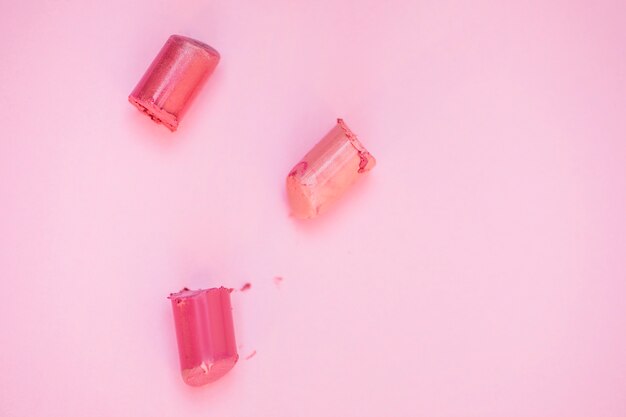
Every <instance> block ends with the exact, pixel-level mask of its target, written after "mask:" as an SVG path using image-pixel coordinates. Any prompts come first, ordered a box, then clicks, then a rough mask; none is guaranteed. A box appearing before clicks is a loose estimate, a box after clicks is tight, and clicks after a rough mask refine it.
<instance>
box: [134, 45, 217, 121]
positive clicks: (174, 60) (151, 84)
mask: <svg viewBox="0 0 626 417" xmlns="http://www.w3.org/2000/svg"><path fill="white" fill-rule="evenodd" d="M219 61H220V54H219V53H218V52H217V51H216V50H215V49H213V48H211V47H210V46H209V45H206V44H204V43H202V42H199V41H197V40H195V39H191V38H187V37H185V36H180V35H172V36H170V37H169V39H168V40H167V42H165V45H163V48H161V51H160V52H159V54H158V55H157V56H156V58H155V59H154V61H152V64H150V67H149V68H148V70H147V71H146V73H145V74H144V75H143V77H142V78H141V80H140V81H139V83H138V84H137V86H136V87H135V89H134V90H133V92H132V93H131V94H130V96H129V97H128V100H129V101H130V102H131V103H132V104H133V105H134V106H135V107H137V108H138V109H139V110H141V111H142V112H144V113H145V114H147V115H148V116H150V118H151V119H152V120H154V121H155V122H157V123H163V124H164V125H165V126H166V127H167V128H168V129H170V130H171V131H172V132H173V131H175V130H176V129H177V128H178V124H179V122H180V120H181V118H182V117H183V115H184V113H185V111H186V110H187V109H188V107H189V104H190V103H191V101H192V100H193V98H194V97H195V96H196V94H197V93H198V91H199V90H200V88H201V87H202V85H204V83H205V82H206V80H207V78H209V76H210V75H211V73H212V72H213V70H214V69H215V67H216V66H217V64H218V62H219Z"/></svg>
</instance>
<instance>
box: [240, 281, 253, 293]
mask: <svg viewBox="0 0 626 417" xmlns="http://www.w3.org/2000/svg"><path fill="white" fill-rule="evenodd" d="M250 288H252V284H250V283H249V282H246V283H245V284H243V287H241V288H240V289H239V291H248V290H249V289H250Z"/></svg>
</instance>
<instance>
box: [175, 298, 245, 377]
mask: <svg viewBox="0 0 626 417" xmlns="http://www.w3.org/2000/svg"><path fill="white" fill-rule="evenodd" d="M231 291H232V290H231V289H229V288H224V287H221V288H211V289H208V290H189V289H187V288H184V289H183V290H182V291H180V292H177V293H175V294H170V296H169V299H170V300H171V302H172V309H173V311H174V323H175V325H176V338H177V340H178V354H179V357H180V368H181V373H182V376H183V380H184V381H185V383H187V384H188V385H191V386H194V387H197V386H200V385H204V384H208V383H209V382H212V381H215V380H216V379H218V378H220V377H222V376H223V375H224V374H226V373H227V372H228V371H230V370H231V368H232V367H233V366H235V363H237V360H238V359H239V355H238V354H237V345H236V343H235V331H234V328H233V316H232V309H231V306H230V293H231Z"/></svg>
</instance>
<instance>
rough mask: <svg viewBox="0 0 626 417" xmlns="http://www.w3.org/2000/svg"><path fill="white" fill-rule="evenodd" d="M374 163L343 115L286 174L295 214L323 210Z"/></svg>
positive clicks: (305, 215)
mask: <svg viewBox="0 0 626 417" xmlns="http://www.w3.org/2000/svg"><path fill="white" fill-rule="evenodd" d="M374 165H376V160H375V159H374V157H373V156H372V155H371V154H370V153H369V152H368V151H367V150H366V149H365V148H364V147H363V145H362V144H361V142H359V140H358V139H357V138H356V135H355V134H354V133H352V131H351V130H350V129H349V128H348V126H346V124H345V123H344V121H343V120H342V119H337V124H336V125H335V127H333V128H332V129H331V131H330V132H328V133H327V134H326V136H324V137H323V138H322V140H320V141H319V143H318V144H317V145H315V146H314V147H313V149H311V150H310V151H309V153H307V154H306V155H305V156H304V158H302V160H301V161H300V162H299V163H298V164H297V165H296V166H295V167H294V168H293V169H292V170H291V172H290V173H289V175H288V176H287V198H288V200H289V205H290V206H291V214H292V215H293V216H294V217H297V218H301V219H308V218H312V217H315V216H317V215H318V214H320V213H323V212H324V211H326V209H327V208H328V207H329V206H330V205H331V204H332V203H333V202H334V201H336V200H337V199H338V198H339V197H341V195H342V194H343V193H345V192H346V190H347V189H348V188H350V186H351V185H352V184H353V183H354V182H355V181H356V180H357V179H358V178H359V177H361V175H362V174H363V173H365V172H368V171H369V170H371V169H372V168H374Z"/></svg>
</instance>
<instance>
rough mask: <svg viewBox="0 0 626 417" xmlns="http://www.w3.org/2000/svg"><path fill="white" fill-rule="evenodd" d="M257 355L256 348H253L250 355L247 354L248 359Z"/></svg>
mask: <svg viewBox="0 0 626 417" xmlns="http://www.w3.org/2000/svg"><path fill="white" fill-rule="evenodd" d="M254 355H256V350H253V351H252V352H251V353H250V354H249V355H248V356H246V360H248V359H252V358H253V357H254Z"/></svg>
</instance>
